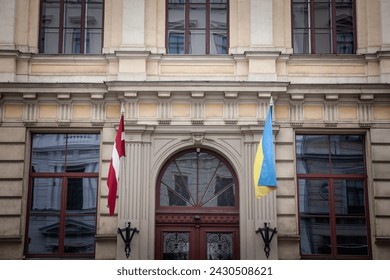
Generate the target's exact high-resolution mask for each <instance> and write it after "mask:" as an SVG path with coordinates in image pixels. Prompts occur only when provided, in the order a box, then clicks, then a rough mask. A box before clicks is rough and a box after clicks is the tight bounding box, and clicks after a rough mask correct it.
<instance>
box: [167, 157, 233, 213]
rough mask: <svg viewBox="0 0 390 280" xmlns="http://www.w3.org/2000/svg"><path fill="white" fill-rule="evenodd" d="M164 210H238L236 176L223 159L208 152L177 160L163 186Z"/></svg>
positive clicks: (171, 163) (170, 168)
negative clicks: (190, 208) (170, 208)
mask: <svg viewBox="0 0 390 280" xmlns="http://www.w3.org/2000/svg"><path fill="white" fill-rule="evenodd" d="M160 205H161V206H186V207H199V206H200V207H218V206H235V184H234V178H233V174H232V173H231V171H230V170H229V168H228V167H227V166H226V164H225V163H223V162H222V161H221V160H220V159H219V158H217V157H216V156H214V155H213V154H209V153H207V152H200V153H197V152H189V153H186V154H184V155H181V156H179V157H177V158H174V159H173V160H172V161H171V162H170V163H169V164H168V165H167V167H166V169H165V171H164V173H163V175H162V177H161V183H160Z"/></svg>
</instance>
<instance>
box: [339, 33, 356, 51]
mask: <svg viewBox="0 0 390 280" xmlns="http://www.w3.org/2000/svg"><path fill="white" fill-rule="evenodd" d="M336 39H337V42H336V44H337V50H336V51H337V53H339V54H352V53H353V52H354V39H353V33H337V35H336Z"/></svg>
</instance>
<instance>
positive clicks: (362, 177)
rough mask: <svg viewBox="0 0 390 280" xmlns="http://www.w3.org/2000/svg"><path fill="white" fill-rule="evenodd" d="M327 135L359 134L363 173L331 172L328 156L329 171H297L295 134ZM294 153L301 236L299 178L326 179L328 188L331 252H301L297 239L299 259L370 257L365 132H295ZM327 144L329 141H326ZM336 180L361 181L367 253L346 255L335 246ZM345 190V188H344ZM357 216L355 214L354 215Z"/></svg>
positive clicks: (329, 149) (299, 219)
mask: <svg viewBox="0 0 390 280" xmlns="http://www.w3.org/2000/svg"><path fill="white" fill-rule="evenodd" d="M320 135H321V136H328V139H329V140H330V136H347V135H350V136H361V137H362V140H363V141H362V142H363V143H362V145H363V165H364V173H363V174H337V173H332V165H331V164H330V162H331V159H330V158H329V173H306V174H305V173H298V166H297V151H296V149H297V148H296V141H297V136H320ZM294 141H295V142H294V143H295V145H294V154H295V162H296V169H295V172H296V180H297V181H296V188H297V189H296V190H297V214H298V230H299V236H301V216H302V215H301V210H300V180H327V181H328V189H329V198H328V201H329V229H330V242H331V244H332V246H331V253H330V254H303V253H302V249H301V248H302V241H301V239H300V241H299V248H300V249H299V254H300V256H301V259H336V260H337V259H372V242H371V231H370V211H369V194H368V176H367V164H366V158H367V152H366V139H365V134H363V133H348V134H345V133H344V134H343V133H309V132H307V133H306V132H296V133H295V135H294ZM328 143H329V144H330V143H331V142H328ZM330 153H331V146H330V145H329V146H328V155H330ZM337 180H356V181H362V183H363V190H364V206H365V209H364V219H365V223H366V224H365V229H366V238H367V255H347V254H345V255H344V254H338V252H337V247H336V246H335V244H337V233H336V228H337V221H336V219H337V216H339V215H338V214H337V213H336V211H335V204H336V199H337V197H336V196H334V187H335V185H334V182H335V181H337ZM346 191H347V190H346ZM356 217H357V216H356Z"/></svg>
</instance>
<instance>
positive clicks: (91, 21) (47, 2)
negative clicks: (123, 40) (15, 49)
mask: <svg viewBox="0 0 390 280" xmlns="http://www.w3.org/2000/svg"><path fill="white" fill-rule="evenodd" d="M102 42H103V0H42V1H41V14H40V35H39V51H40V52H41V53H66V54H78V53H81V54H97V53H101V51H102Z"/></svg>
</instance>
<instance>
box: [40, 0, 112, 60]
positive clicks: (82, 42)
mask: <svg viewBox="0 0 390 280" xmlns="http://www.w3.org/2000/svg"><path fill="white" fill-rule="evenodd" d="M44 1H45V0H40V1H39V29H38V30H39V31H38V49H39V53H40V54H101V53H102V49H103V44H104V8H105V1H104V0H102V15H101V16H102V26H101V28H94V29H99V30H101V45H100V52H99V53H88V52H86V51H87V50H86V49H87V46H86V43H87V40H89V37H90V35H89V33H88V32H87V31H88V30H89V29H90V28H88V27H87V25H86V11H87V9H86V6H87V4H89V3H88V2H87V1H88V0H81V3H80V5H81V11H80V21H81V23H80V32H76V33H73V34H72V42H71V45H72V52H64V49H65V48H64V39H65V36H66V30H67V29H66V28H65V26H64V13H65V1H66V0H59V26H58V41H56V43H57V44H58V46H57V52H55V53H54V52H53V53H52V52H45V51H44V47H43V38H42V36H43V34H44V33H45V32H43V30H44V29H45V27H44V26H43V25H42V21H43V4H44ZM75 35H76V36H77V35H78V39H79V51H78V52H73V49H75V48H77V47H78V46H77V43H75V40H73V38H74V37H75Z"/></svg>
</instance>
